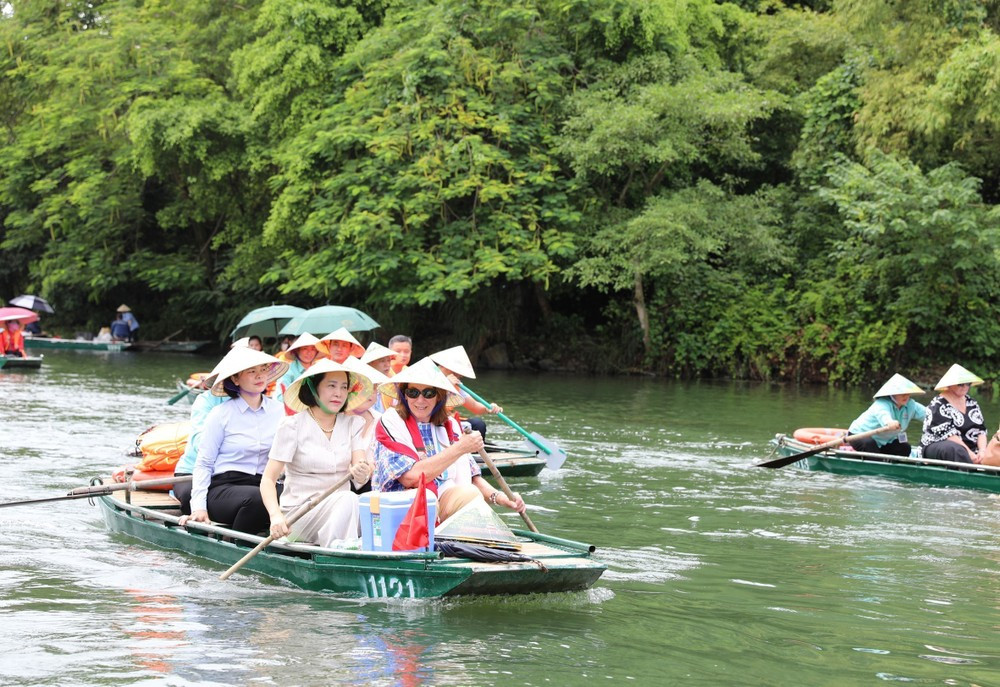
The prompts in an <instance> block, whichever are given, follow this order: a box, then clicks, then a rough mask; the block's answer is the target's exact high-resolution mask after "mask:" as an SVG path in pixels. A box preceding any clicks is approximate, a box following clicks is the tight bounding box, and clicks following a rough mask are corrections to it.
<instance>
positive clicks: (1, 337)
mask: <svg viewBox="0 0 1000 687" xmlns="http://www.w3.org/2000/svg"><path fill="white" fill-rule="evenodd" d="M0 353H20V354H21V355H24V334H22V333H21V332H20V330H19V331H16V332H13V333H11V331H10V330H9V329H4V330H3V331H0Z"/></svg>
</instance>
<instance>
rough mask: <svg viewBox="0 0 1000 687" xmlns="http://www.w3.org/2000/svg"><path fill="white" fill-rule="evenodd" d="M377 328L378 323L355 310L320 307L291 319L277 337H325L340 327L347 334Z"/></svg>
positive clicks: (338, 307) (339, 307)
mask: <svg viewBox="0 0 1000 687" xmlns="http://www.w3.org/2000/svg"><path fill="white" fill-rule="evenodd" d="M378 326H379V324H378V322H376V321H375V320H373V319H372V318H370V317H368V315H366V314H364V313H363V312H361V311H360V310H358V309H356V308H348V307H347V306H344V305H321V306H320V307H318V308H313V309H312V310H307V311H306V312H304V313H301V314H299V315H296V316H295V317H293V318H292V319H291V320H289V321H288V323H287V324H285V326H284V327H282V328H281V331H279V332H278V335H279V336H284V335H286V334H290V335H292V336H298V335H299V334H305V333H306V332H309V333H310V334H315V335H316V336H325V335H326V334H329V333H330V332H332V331H335V330H337V329H340V328H341V327H344V328H346V329H347V331H349V332H367V331H369V330H371V329H375V328H376V327H378Z"/></svg>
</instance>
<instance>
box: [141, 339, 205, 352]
mask: <svg viewBox="0 0 1000 687" xmlns="http://www.w3.org/2000/svg"><path fill="white" fill-rule="evenodd" d="M210 345H212V342H211V341H136V342H135V343H133V344H132V347H131V348H130V349H129V350H131V351H133V352H135V353H142V352H145V351H156V352H157V353H197V352H198V351H200V350H201V349H203V348H205V347H206V346H210Z"/></svg>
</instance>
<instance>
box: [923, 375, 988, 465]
mask: <svg viewBox="0 0 1000 687" xmlns="http://www.w3.org/2000/svg"><path fill="white" fill-rule="evenodd" d="M982 383H983V380H982V379H980V378H979V377H977V376H976V375H974V374H972V373H971V372H969V371H968V370H966V369H965V368H964V367H962V366H961V365H952V366H951V368H949V370H948V371H947V372H945V374H944V376H943V377H942V378H941V379H940V380H939V381H938V383H937V385H936V386H935V387H934V390H935V391H940V392H941V393H940V394H939V395H937V396H935V397H934V398H933V400H931V402H930V404H929V405H928V406H927V416H926V417H925V418H924V433H923V435H922V436H921V437H920V446H921V449H922V451H923V456H924V458H931V459H933V460H948V461H951V462H953V463H980V462H982V460H983V457H984V455H985V454H986V444H987V440H988V438H989V435H988V434H987V432H986V421H985V420H984V419H983V411H982V409H981V408H980V407H979V404H978V403H976V400H975V399H974V398H972V397H971V396H969V387H973V386H979V385H980V384H982Z"/></svg>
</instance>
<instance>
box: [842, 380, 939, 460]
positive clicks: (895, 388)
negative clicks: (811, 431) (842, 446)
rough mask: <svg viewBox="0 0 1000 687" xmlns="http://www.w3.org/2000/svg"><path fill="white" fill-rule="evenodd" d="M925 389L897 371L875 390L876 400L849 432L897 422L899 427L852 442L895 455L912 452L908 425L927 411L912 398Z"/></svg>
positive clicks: (870, 450)
mask: <svg viewBox="0 0 1000 687" xmlns="http://www.w3.org/2000/svg"><path fill="white" fill-rule="evenodd" d="M922 393H924V390H923V389H921V388H920V387H919V386H917V385H916V384H914V383H913V382H911V381H910V380H909V379H907V378H906V377H904V376H903V375H900V374H895V375H893V376H892V378H891V379H890V380H889V381H888V382H886V383H885V384H883V385H882V388H881V389H879V390H878V391H877V392H876V393H875V396H874V399H875V402H874V403H872V404H871V405H870V406H868V410H866V411H865V412H863V413H861V415H860V416H859V417H858V419H857V420H855V421H854V422H852V423H851V426H850V428H848V430H847V433H848V434H861V433H862V432H870V431H871V430H873V429H878V428H879V427H886V426H893V425H895V431H894V432H886V433H885V434H876V435H875V436H873V437H868V438H867V439H858V440H855V441H852V442H851V445H852V446H853V447H854V450H856V451H864V452H865V453H885V454H888V455H893V456H908V455H910V442H909V441H907V439H906V427H907V425H909V424H910V420H914V419H916V420H923V419H924V416H925V415H926V414H927V408H926V407H925V406H923V405H921V404H920V403H917V402H916V401H914V400H913V399H911V398H910V396H911V395H913V394H922Z"/></svg>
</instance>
